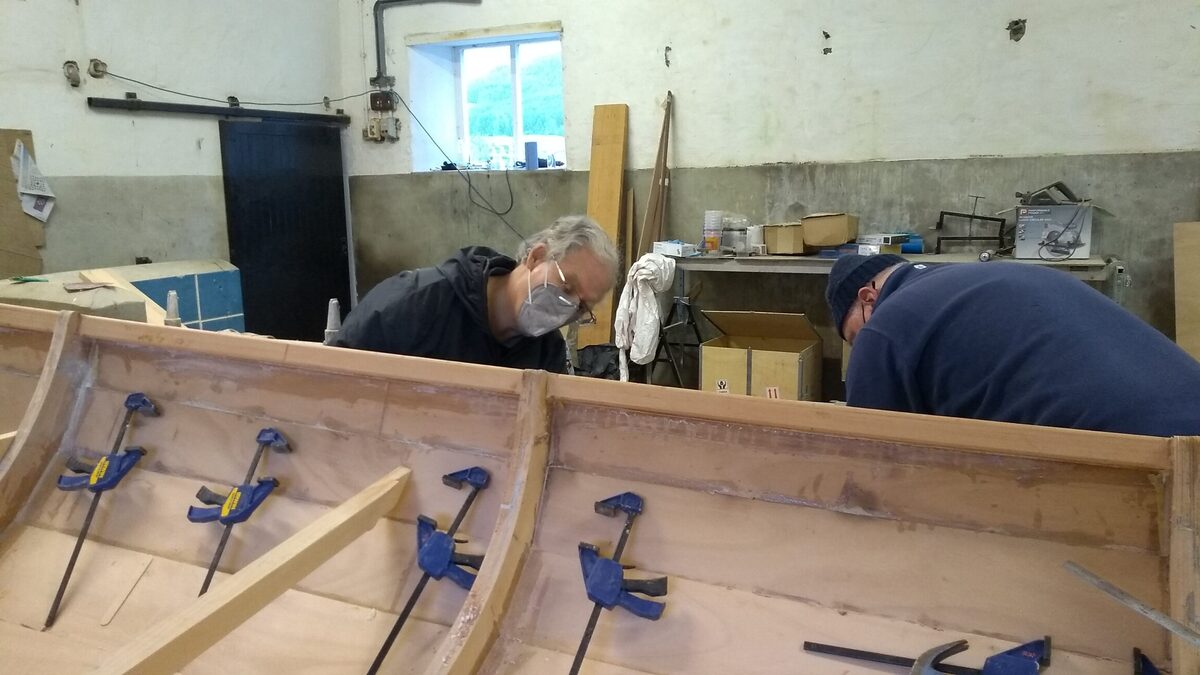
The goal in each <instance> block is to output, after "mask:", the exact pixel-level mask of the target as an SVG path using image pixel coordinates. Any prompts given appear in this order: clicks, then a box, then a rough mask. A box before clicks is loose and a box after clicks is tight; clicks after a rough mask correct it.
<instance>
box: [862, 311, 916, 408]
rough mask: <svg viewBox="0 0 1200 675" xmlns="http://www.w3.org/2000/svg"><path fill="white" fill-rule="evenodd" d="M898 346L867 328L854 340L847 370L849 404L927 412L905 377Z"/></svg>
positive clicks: (910, 382)
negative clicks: (897, 350)
mask: <svg viewBox="0 0 1200 675" xmlns="http://www.w3.org/2000/svg"><path fill="white" fill-rule="evenodd" d="M902 366H903V361H902V360H901V357H900V356H899V355H898V354H897V353H896V348H895V345H893V344H892V341H891V340H889V339H888V338H887V337H886V336H884V335H883V334H882V333H878V332H875V331H873V330H871V329H870V328H864V329H863V330H862V331H861V332H860V333H859V334H858V337H857V338H855V340H854V351H853V352H852V354H851V357H850V368H849V370H848V371H847V373H846V405H849V406H853V407H855V408H875V409H876V410H896V411H899V412H925V410H923V407H924V406H923V405H921V402H920V395H919V393H918V392H916V391H915V390H914V388H913V385H912V381H911V380H910V379H909V378H907V377H906V376H905V369H904V368H903V367H902Z"/></svg>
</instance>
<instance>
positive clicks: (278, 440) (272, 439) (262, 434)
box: [255, 427, 292, 452]
mask: <svg viewBox="0 0 1200 675" xmlns="http://www.w3.org/2000/svg"><path fill="white" fill-rule="evenodd" d="M255 440H256V441H257V442H258V444H259V445H266V446H269V447H270V448H271V449H272V450H274V451H276V452H291V451H292V446H291V445H289V444H288V440H287V437H286V436H284V435H283V434H282V433H281V432H280V431H279V430H278V429H276V428H275V427H263V428H262V429H259V431H258V437H257V438H256V439H255Z"/></svg>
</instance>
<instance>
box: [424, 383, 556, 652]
mask: <svg viewBox="0 0 1200 675" xmlns="http://www.w3.org/2000/svg"><path fill="white" fill-rule="evenodd" d="M548 379H549V376H548V375H547V374H546V373H544V372H541V371H532V370H527V371H525V373H524V375H523V385H522V389H521V403H520V409H519V412H518V414H517V428H518V430H519V434H520V436H519V438H520V440H519V442H518V445H517V457H516V460H515V462H514V466H513V480H512V491H511V493H510V494H509V495H508V497H507V500H506V502H505V505H504V507H503V508H502V509H501V513H500V517H499V518H498V519H497V520H496V528H495V530H493V532H492V538H491V544H490V545H489V546H488V550H487V554H486V557H485V558H484V564H483V568H482V569H480V570H479V577H478V578H477V579H476V580H475V584H474V585H473V586H472V588H471V592H470V593H468V594H467V600H466V602H465V603H464V604H463V609H462V611H461V612H459V615H458V619H457V620H456V621H455V622H454V625H453V626H451V628H450V633H449V635H448V637H447V639H446V640H445V642H443V643H442V646H441V648H439V649H438V652H437V655H436V656H435V657H434V659H433V663H432V665H431V666H430V669H429V673H430V674H431V675H432V673H439V674H446V675H451V674H453V675H467V674H469V673H475V672H477V671H478V669H479V665H480V664H481V663H482V662H483V660H484V658H485V657H486V656H487V649H488V647H489V646H490V645H491V644H492V642H493V641H494V640H495V639H496V636H497V634H498V631H499V629H500V623H501V621H502V620H503V619H504V615H505V612H506V610H507V609H508V605H509V602H510V601H511V600H512V595H513V591H514V590H515V588H516V580H517V577H518V575H519V574H520V573H521V566H522V564H523V563H524V561H525V559H526V556H527V555H528V553H529V547H530V545H531V543H532V540H533V528H534V524H535V522H536V515H537V508H538V504H539V503H540V502H541V497H542V488H543V485H544V481H545V474H546V464H547V459H548V453H549V447H550V413H549V409H548V407H547V399H546V386H547V380H548Z"/></svg>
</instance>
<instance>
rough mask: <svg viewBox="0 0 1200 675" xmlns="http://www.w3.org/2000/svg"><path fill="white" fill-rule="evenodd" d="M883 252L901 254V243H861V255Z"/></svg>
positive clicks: (859, 251) (859, 246)
mask: <svg viewBox="0 0 1200 675" xmlns="http://www.w3.org/2000/svg"><path fill="white" fill-rule="evenodd" d="M881 253H892V254H895V255H900V244H895V245H893V246H880V245H879V244H859V245H858V254H859V255H879V254H881Z"/></svg>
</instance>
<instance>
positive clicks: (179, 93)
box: [104, 70, 375, 106]
mask: <svg viewBox="0 0 1200 675" xmlns="http://www.w3.org/2000/svg"><path fill="white" fill-rule="evenodd" d="M104 74H105V75H108V76H110V77H115V78H117V79H118V80H124V81H126V82H132V83H134V84H140V85H142V86H143V87H149V88H150V89H156V90H158V91H164V92H166V93H168V94H174V95H176V96H183V97H185V98H194V99H197V100H200V101H210V102H212V103H220V104H221V105H229V100H228V99H220V98H212V97H210V96H200V95H198V94H189V93H187V92H183V91H176V90H174V89H168V88H166V87H160V86H158V85H156V84H150V83H149V82H143V81H141V80H135V79H133V78H132V77H126V76H124V75H118V74H117V73H114V72H112V71H111V70H108V71H105V73H104ZM373 91H375V90H374V89H370V90H367V91H364V92H361V93H358V94H350V95H349V96H342V97H340V98H330V99H322V100H320V101H305V102H302V103H283V102H268V101H242V100H240V99H239V100H238V103H239V104H245V105H278V106H306V105H326V104H327V103H337V102H339V101H348V100H350V99H352V98H359V97H362V96H366V95H367V94H370V93H371V92H373Z"/></svg>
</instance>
